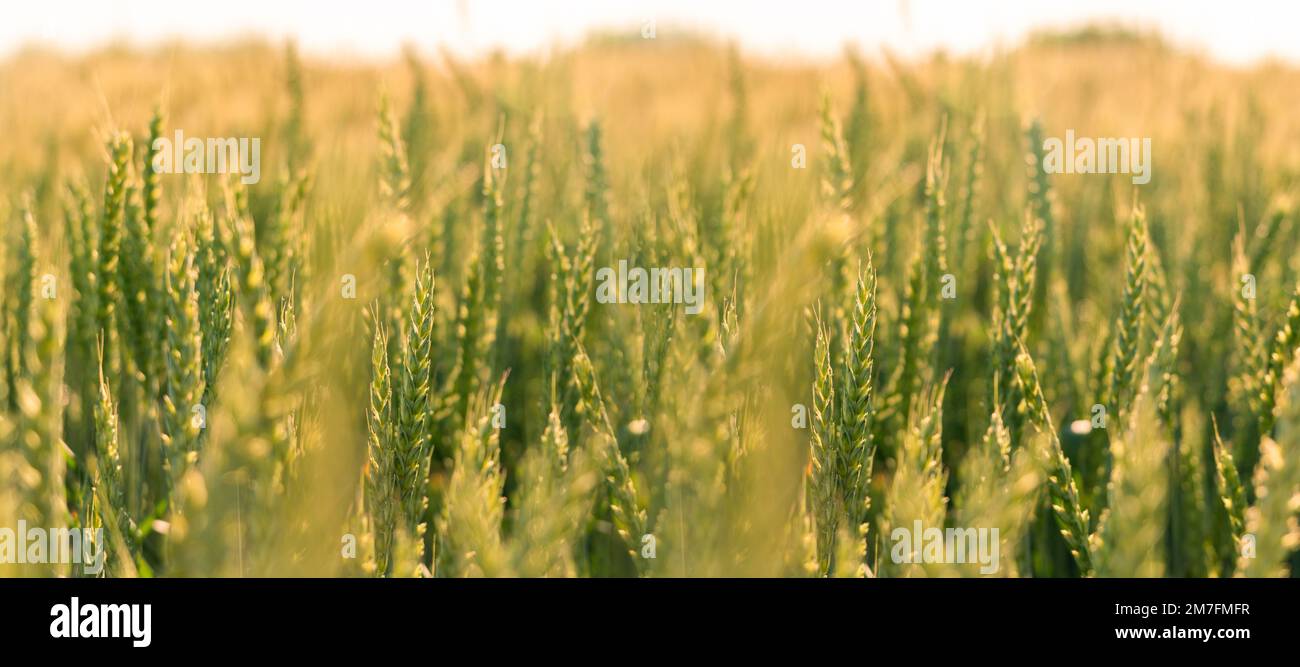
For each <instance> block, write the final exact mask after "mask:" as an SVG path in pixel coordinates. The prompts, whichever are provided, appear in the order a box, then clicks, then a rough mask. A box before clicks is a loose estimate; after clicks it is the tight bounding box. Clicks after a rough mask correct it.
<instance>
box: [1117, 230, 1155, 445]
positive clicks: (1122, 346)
mask: <svg viewBox="0 0 1300 667" xmlns="http://www.w3.org/2000/svg"><path fill="white" fill-rule="evenodd" d="M1147 239H1148V234H1147V224H1146V213H1145V212H1144V211H1143V210H1142V208H1141V207H1140V206H1135V207H1134V209H1133V216H1132V219H1131V222H1130V223H1129V228H1128V240H1127V242H1126V243H1125V246H1124V247H1125V258H1126V268H1125V272H1124V298H1123V301H1122V302H1121V304H1120V314H1119V318H1118V320H1117V321H1116V323H1115V331H1116V335H1115V361H1114V366H1113V371H1112V374H1111V382H1110V398H1111V402H1112V403H1111V414H1112V415H1113V417H1114V419H1115V420H1116V421H1119V418H1120V415H1121V414H1123V413H1124V412H1127V410H1128V407H1129V405H1130V404H1131V403H1132V401H1133V397H1134V395H1135V393H1136V391H1137V388H1138V381H1139V374H1140V372H1141V369H1139V368H1138V358H1139V348H1140V346H1141V344H1142V342H1141V338H1142V332H1143V331H1144V330H1145V329H1146V316H1147V311H1146V309H1145V306H1144V304H1145V301H1146V299H1147V281H1148V278H1147V266H1148V250H1149V249H1148V246H1147Z"/></svg>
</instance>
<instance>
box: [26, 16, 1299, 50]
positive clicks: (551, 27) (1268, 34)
mask: <svg viewBox="0 0 1300 667" xmlns="http://www.w3.org/2000/svg"><path fill="white" fill-rule="evenodd" d="M3 5H4V7H3V8H2V9H0V56H3V55H6V54H8V53H11V52H12V51H14V50H16V49H17V48H20V47H21V46H23V45H25V44H28V43H32V42H39V43H45V44H54V45H57V46H61V47H63V48H69V49H75V50H84V49H87V48H93V47H96V46H99V45H102V44H104V43H105V42H108V41H112V40H114V39H127V40H130V41H136V42H146V43H153V42H158V41H164V40H168V39H172V38H177V37H180V38H183V39H185V40H198V41H216V40H220V39H222V38H226V37H231V36H236V35H242V34H248V33H257V34H262V35H266V36H269V37H272V38H275V39H281V38H285V37H294V38H296V39H297V40H298V42H299V44H300V45H301V46H302V48H303V49H304V50H305V51H309V52H315V53H318V54H326V55H330V54H333V55H340V54H347V55H355V56H373V57H386V56H390V55H392V54H395V53H396V52H398V50H399V49H400V48H401V46H402V44H404V43H408V42H409V43H413V44H416V45H417V46H420V47H421V48H425V49H430V48H435V47H437V46H446V47H448V48H450V49H452V50H453V51H456V52H459V53H461V54H466V55H473V54H478V53H483V52H484V51H487V50H490V49H494V48H503V49H505V50H507V51H510V52H515V53H519V52H534V51H537V50H541V49H545V48H546V47H548V46H551V45H553V44H556V43H559V44H565V43H572V42H574V41H577V40H579V39H581V37H582V36H583V35H584V34H586V33H587V32H588V31H589V30H592V29H594V28H604V27H621V28H628V29H635V28H639V26H641V25H642V24H643V23H645V22H647V21H651V20H653V21H655V25H656V28H657V31H658V32H659V33H660V34H662V33H663V32H664V31H665V30H671V28H672V26H674V25H684V26H690V27H692V28H695V29H700V30H703V31H705V32H709V33H713V34H717V35H720V36H723V37H726V38H729V39H734V40H736V41H738V42H739V43H740V44H741V46H742V48H744V49H745V50H748V51H752V52H756V53H761V54H766V55H794V54H798V55H805V56H814V57H816V56H833V55H837V54H839V53H840V52H841V50H842V47H843V45H844V44H845V43H855V44H857V45H858V46H859V47H860V48H861V49H862V50H863V51H864V52H866V53H871V52H873V51H874V50H875V49H877V48H879V47H880V46H881V45H887V46H889V47H890V48H891V49H893V50H895V51H898V52H901V53H904V54H917V53H920V52H924V51H927V50H930V49H933V48H936V47H943V48H946V49H948V50H950V51H955V52H959V53H969V52H979V51H981V50H984V49H988V48H990V47H992V46H996V45H998V44H1005V45H1011V44H1014V43H1015V42H1016V41H1018V40H1019V39H1020V38H1021V37H1023V36H1024V34H1025V33H1026V32H1027V31H1029V30H1031V29H1033V28H1036V27H1040V26H1058V27H1059V26H1067V25H1071V24H1075V23H1078V22H1080V21H1085V20H1092V19H1098V20H1106V19H1117V20H1120V21H1122V22H1124V23H1126V24H1130V25H1135V26H1140V27H1154V28H1158V29H1159V30H1160V31H1161V32H1163V33H1164V34H1165V35H1166V36H1167V37H1168V38H1170V39H1172V40H1173V41H1175V42H1176V43H1179V44H1181V45H1185V46H1189V47H1191V48H1196V49H1201V50H1204V51H1206V52H1208V53H1209V54H1211V55H1213V56H1215V57H1217V58H1220V59H1223V60H1226V61H1230V62H1233V63H1249V62H1252V61H1255V60H1258V59H1260V58H1263V57H1268V56H1277V57H1282V58H1285V59H1288V60H1291V61H1292V62H1300V38H1298V37H1297V33H1296V30H1297V27H1300V3H1296V2H1290V1H1289V0H1278V1H1269V0H1233V1H1232V2H1226V1H1217V2H1216V1H1211V0H1186V1H1182V2H1180V1H1178V0H1082V1H1076V0H984V1H977V0H965V1H963V0H838V1H837V0H751V1H748V2H746V1H744V0H472V1H471V0H424V1H416V0H406V1H402V0H344V1H339V0H320V1H317V2H311V1H309V0H218V1H216V2H203V3H200V2H186V3H180V2H176V1H175V0H80V1H77V0H34V1H30V0H29V1H26V2H22V1H10V0H5V1H4V2H3Z"/></svg>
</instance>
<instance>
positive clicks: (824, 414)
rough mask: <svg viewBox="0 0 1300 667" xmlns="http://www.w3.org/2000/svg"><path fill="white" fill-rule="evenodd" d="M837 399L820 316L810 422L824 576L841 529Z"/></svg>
mask: <svg viewBox="0 0 1300 667" xmlns="http://www.w3.org/2000/svg"><path fill="white" fill-rule="evenodd" d="M834 402H835V380H834V372H833V370H832V365H831V353H830V341H829V334H828V333H827V332H826V327H825V324H824V323H823V322H822V321H821V318H820V316H819V317H817V319H816V346H815V351H814V357H813V404H812V415H811V416H812V422H811V424H809V427H810V428H809V433H810V435H811V446H812V476H811V480H810V483H811V485H812V488H811V489H810V491H811V496H812V503H811V504H812V510H813V516H814V523H815V525H816V529H817V571H818V574H819V575H821V576H829V575H830V573H831V570H832V568H833V567H834V559H833V554H834V553H835V538H836V535H837V533H838V530H839V513H840V511H839V498H838V489H837V484H836V469H837V468H838V467H839V462H838V457H837V456H836V452H837V450H838V447H839V444H838V443H839V430H838V425H837V424H836V423H835V422H834V421H833V420H832V416H831V412H832V410H833V408H832V406H833V405H834Z"/></svg>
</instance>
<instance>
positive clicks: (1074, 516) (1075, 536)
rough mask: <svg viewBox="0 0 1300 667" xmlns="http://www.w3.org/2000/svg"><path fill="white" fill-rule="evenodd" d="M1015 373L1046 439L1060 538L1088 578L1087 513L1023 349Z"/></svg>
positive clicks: (1050, 492) (1050, 493) (1090, 566)
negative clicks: (1063, 539)
mask: <svg viewBox="0 0 1300 667" xmlns="http://www.w3.org/2000/svg"><path fill="white" fill-rule="evenodd" d="M1016 371H1017V373H1018V375H1019V378H1020V383H1021V385H1022V386H1023V387H1024V392H1025V399H1024V400H1025V402H1026V403H1027V404H1028V413H1029V416H1030V419H1031V421H1032V422H1033V423H1034V425H1035V426H1036V427H1037V428H1038V430H1039V432H1040V433H1043V434H1044V435H1045V436H1046V437H1047V447H1046V450H1045V454H1046V463H1045V465H1046V469H1047V491H1048V497H1049V499H1050V500H1051V505H1052V513H1053V514H1054V515H1055V516H1056V523H1057V526H1058V527H1059V528H1060V531H1061V536H1062V537H1064V538H1065V542H1066V544H1067V545H1069V547H1070V554H1071V555H1072V556H1074V560H1075V564H1076V565H1078V567H1079V571H1080V573H1082V574H1083V575H1084V576H1089V575H1091V574H1092V572H1093V564H1092V553H1091V544H1090V534H1089V531H1088V511H1087V510H1085V509H1083V505H1082V503H1081V502H1080V501H1079V490H1078V488H1077V487H1076V486H1075V482H1074V471H1073V470H1072V468H1071V466H1070V460H1069V459H1068V458H1066V456H1065V452H1064V451H1063V450H1062V449H1061V440H1060V437H1059V436H1058V435H1057V432H1056V427H1055V426H1054V425H1053V423H1052V416H1051V414H1050V413H1049V412H1048V408H1047V400H1046V399H1045V398H1044V397H1043V391H1042V388H1041V386H1040V385H1039V383H1038V371H1037V369H1036V368H1034V361H1033V359H1032V358H1031V357H1030V356H1029V353H1028V352H1026V351H1024V349H1023V348H1022V349H1021V351H1020V354H1019V355H1017V356H1016Z"/></svg>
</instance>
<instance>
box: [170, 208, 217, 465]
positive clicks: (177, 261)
mask: <svg viewBox="0 0 1300 667" xmlns="http://www.w3.org/2000/svg"><path fill="white" fill-rule="evenodd" d="M197 281H198V271H197V270H196V269H195V266H194V254H193V251H192V248H191V241H190V240H189V232H188V231H178V232H177V233H175V234H174V238H173V240H172V244H171V248H170V250H169V252H168V259H167V273H166V277H165V282H164V289H163V293H164V294H165V295H166V305H165V306H164V309H163V324H164V328H163V331H164V336H163V352H162V356H163V359H164V363H163V380H164V382H163V384H164V386H163V398H162V405H163V420H164V423H165V428H164V429H163V435H162V438H163V451H164V454H165V456H164V464H165V465H166V467H167V471H168V473H169V474H170V476H171V478H172V479H173V480H174V479H179V477H180V476H181V475H182V474H183V473H184V472H185V469H186V467H187V466H188V465H190V464H192V463H193V462H194V460H196V459H197V455H198V438H199V432H200V423H199V422H196V421H195V419H196V415H195V414H194V411H195V409H196V408H197V409H198V410H200V411H205V410H206V408H205V407H204V406H203V405H202V404H201V401H202V399H203V390H204V375H203V358H202V350H203V333H202V328H201V321H200V318H199V296H198V291H197V288H196V283H197Z"/></svg>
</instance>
